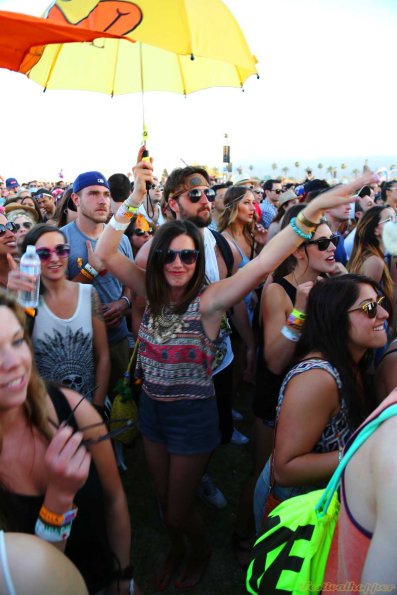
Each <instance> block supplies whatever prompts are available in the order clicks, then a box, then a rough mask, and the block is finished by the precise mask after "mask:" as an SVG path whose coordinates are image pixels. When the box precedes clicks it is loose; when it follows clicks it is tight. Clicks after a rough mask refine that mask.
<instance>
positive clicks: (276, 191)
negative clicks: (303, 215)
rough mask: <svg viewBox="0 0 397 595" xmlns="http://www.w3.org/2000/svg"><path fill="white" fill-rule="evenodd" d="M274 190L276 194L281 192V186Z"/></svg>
mask: <svg viewBox="0 0 397 595" xmlns="http://www.w3.org/2000/svg"><path fill="white" fill-rule="evenodd" d="M272 192H275V193H276V194H281V193H282V190H280V189H279V188H277V190H273V191H272Z"/></svg>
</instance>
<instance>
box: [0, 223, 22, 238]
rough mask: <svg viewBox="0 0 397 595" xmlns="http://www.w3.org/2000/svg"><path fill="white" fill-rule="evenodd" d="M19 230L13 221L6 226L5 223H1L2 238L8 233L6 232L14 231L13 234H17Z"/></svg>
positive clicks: (0, 234) (0, 232) (0, 233)
mask: <svg viewBox="0 0 397 595" xmlns="http://www.w3.org/2000/svg"><path fill="white" fill-rule="evenodd" d="M17 229H18V228H17V226H16V225H15V223H13V221H9V222H8V223H6V224H5V225H4V224H3V223H0V237H1V236H3V235H4V234H5V233H6V231H12V233H15V232H16V231H17Z"/></svg>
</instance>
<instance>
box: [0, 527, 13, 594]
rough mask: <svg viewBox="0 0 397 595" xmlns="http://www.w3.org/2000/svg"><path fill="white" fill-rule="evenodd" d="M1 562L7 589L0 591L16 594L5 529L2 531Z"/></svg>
mask: <svg viewBox="0 0 397 595" xmlns="http://www.w3.org/2000/svg"><path fill="white" fill-rule="evenodd" d="M0 564H1V574H2V577H3V585H4V587H5V589H6V591H3V589H0V592H1V593H4V595H16V591H15V588H14V583H13V581H12V577H11V573H10V569H9V566H8V558H7V550H6V542H5V539H4V531H0Z"/></svg>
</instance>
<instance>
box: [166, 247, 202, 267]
mask: <svg viewBox="0 0 397 595" xmlns="http://www.w3.org/2000/svg"><path fill="white" fill-rule="evenodd" d="M156 252H158V253H159V254H163V253H164V250H156ZM198 255H199V251H198V250H171V249H168V250H165V258H164V264H171V263H172V262H174V261H175V260H176V257H177V256H179V258H180V260H181V262H182V263H183V264H194V263H195V262H196V260H197V258H198Z"/></svg>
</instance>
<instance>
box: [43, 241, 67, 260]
mask: <svg viewBox="0 0 397 595" xmlns="http://www.w3.org/2000/svg"><path fill="white" fill-rule="evenodd" d="M36 253H37V254H38V257H39V258H40V260H42V261H43V262H45V261H46V260H50V258H51V255H52V254H56V255H57V256H58V258H67V257H68V256H69V254H70V246H69V244H58V246H55V248H36Z"/></svg>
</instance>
